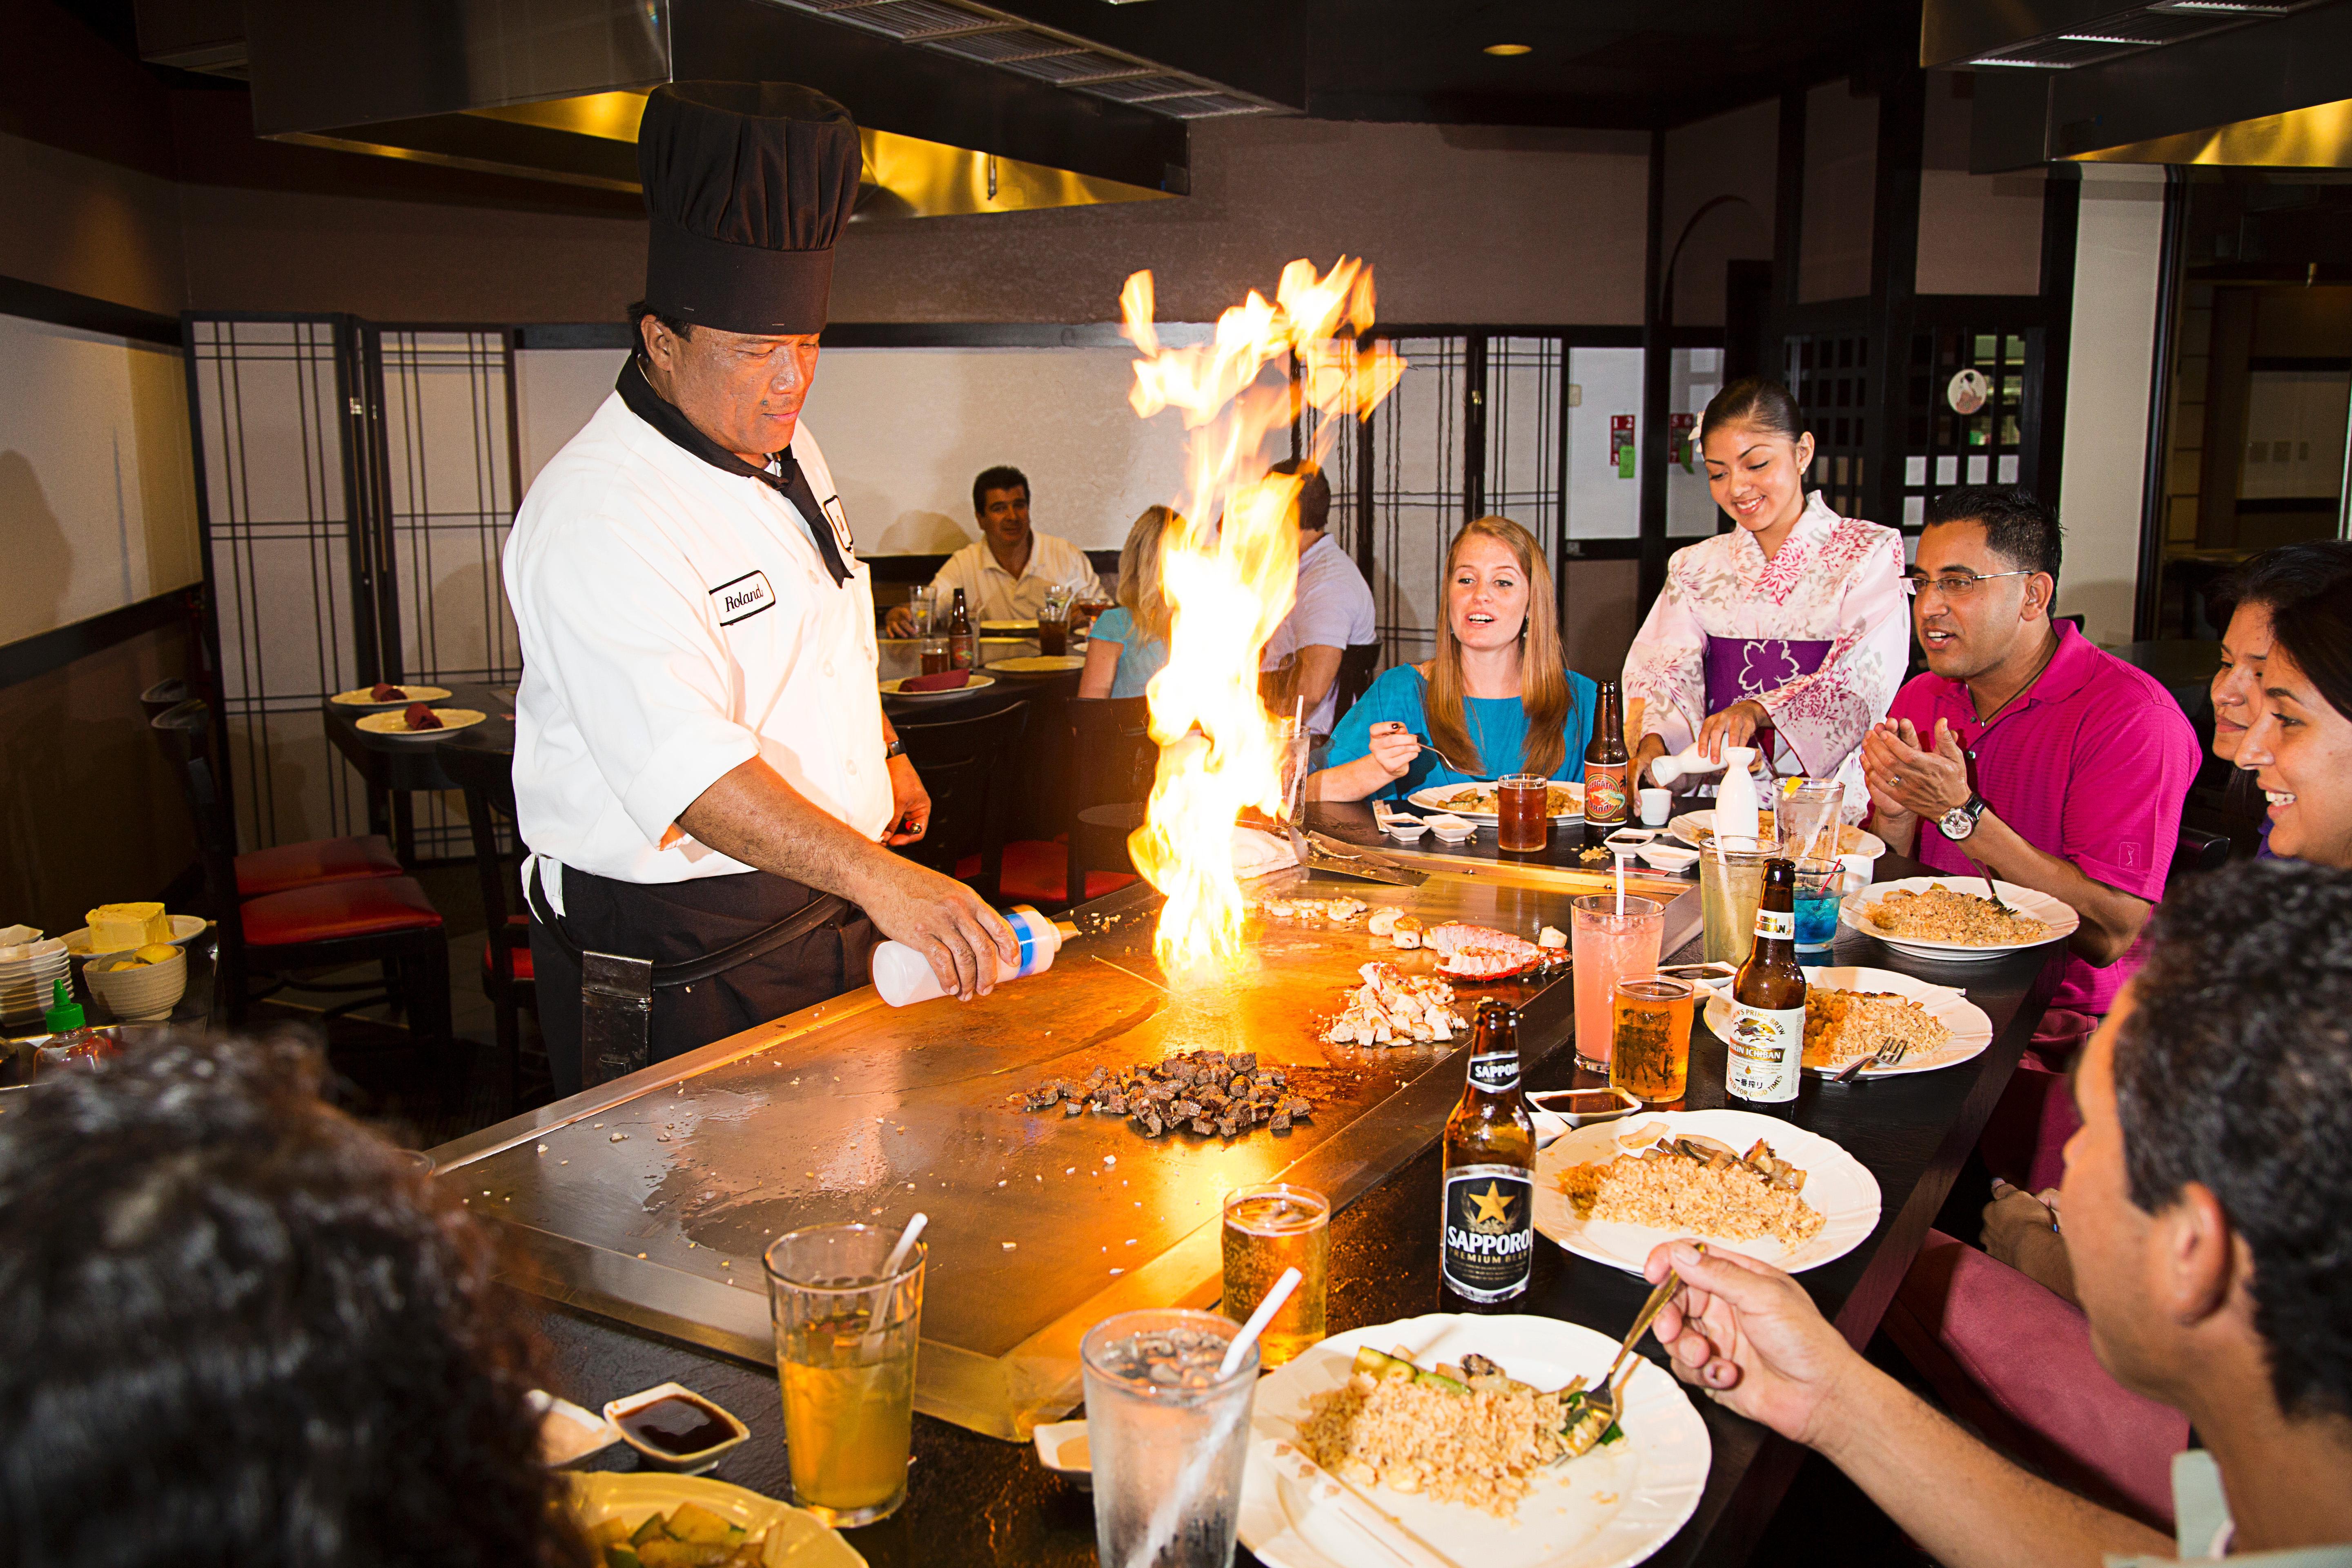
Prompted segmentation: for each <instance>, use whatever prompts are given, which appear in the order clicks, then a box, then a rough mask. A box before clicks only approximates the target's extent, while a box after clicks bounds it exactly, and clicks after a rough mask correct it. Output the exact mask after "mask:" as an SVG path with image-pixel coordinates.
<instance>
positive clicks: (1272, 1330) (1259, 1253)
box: [1219, 1182, 1331, 1368]
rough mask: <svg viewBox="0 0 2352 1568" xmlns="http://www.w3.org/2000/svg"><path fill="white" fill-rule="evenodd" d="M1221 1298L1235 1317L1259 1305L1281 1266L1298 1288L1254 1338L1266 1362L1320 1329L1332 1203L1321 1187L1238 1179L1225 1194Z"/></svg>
mask: <svg viewBox="0 0 2352 1568" xmlns="http://www.w3.org/2000/svg"><path fill="white" fill-rule="evenodd" d="M1224 1238H1225V1299H1224V1300H1223V1302H1221V1303H1220V1304H1219V1305H1220V1309H1221V1310H1223V1313H1224V1314H1225V1316H1226V1317H1228V1318H1231V1319H1232V1320H1233V1321H1234V1322H1236V1323H1238V1322H1243V1321H1246V1320H1247V1319H1248V1317H1249V1315H1250V1314H1251V1313H1252V1312H1255V1311H1256V1310H1257V1305H1258V1303H1259V1302H1260V1301H1263V1300H1265V1293H1266V1292H1267V1291H1268V1290H1270V1289H1273V1288H1274V1282H1275V1281H1276V1279H1281V1278H1282V1271H1283V1270H1284V1269H1286V1268H1296V1269H1297V1270H1298V1289H1296V1290H1293V1291H1292V1292H1291V1293H1290V1300H1287V1301H1286V1302H1284V1303H1283V1304H1282V1307H1281V1310H1278V1311H1276V1313H1275V1314H1274V1317H1273V1319H1272V1321H1269V1322H1268V1323H1267V1324H1266V1325H1265V1333H1264V1334H1262V1335H1260V1336H1259V1338H1258V1342H1257V1348H1258V1354H1259V1355H1260V1356H1261V1357H1262V1358H1263V1359H1264V1361H1265V1365H1266V1366H1267V1367H1268V1368H1273V1367H1277V1366H1280V1365H1281V1364H1282V1363H1285V1362H1286V1361H1291V1360H1293V1359H1295V1358H1296V1357H1297V1355H1298V1354H1299V1352H1302V1351H1304V1350H1306V1349H1307V1346H1309V1345H1311V1344H1313V1343H1315V1342H1317V1341H1318V1340H1320V1339H1321V1338H1322V1337H1323V1301H1324V1282H1325V1278H1326V1276H1327V1275H1328V1272H1329V1268H1330V1262H1331V1204H1330V1200H1328V1198H1326V1197H1324V1195H1323V1194H1321V1193H1318V1192H1315V1191H1312V1190H1311V1189H1309V1188H1307V1187H1294V1186H1288V1185H1286V1184H1283V1183H1280V1182H1269V1183H1266V1184H1264V1185H1261V1186H1255V1187H1242V1188H1239V1189H1237V1190H1236V1191H1234V1192H1233V1193H1230V1194H1227V1195H1226V1198H1225V1227H1224Z"/></svg>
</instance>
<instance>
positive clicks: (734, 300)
mask: <svg viewBox="0 0 2352 1568" xmlns="http://www.w3.org/2000/svg"><path fill="white" fill-rule="evenodd" d="M860 163H861V159H860V154H859V152H858V145H857V126H856V122H855V121H852V120H851V119H850V118H849V110H845V109H844V108H842V107H841V105H839V104H837V103H835V102H834V101H833V100H831V99H829V98H827V97H825V96H824V94H822V93H818V92H813V91H811V90H810V89H807V88H804V87H800V86H796V85H794V84H793V83H792V82H788V81H678V82H671V83H669V84H668V85H667V86H666V87H659V88H656V89H654V92H653V95H652V96H651V97H650V98H648V99H647V100H646V114H645V119H644V121H642V122H641V123H640V125H639V127H638V130H637V175H638V178H639V179H640V180H642V181H643V182H644V184H645V190H646V217H647V219H648V220H650V222H651V224H652V234H651V236H650V237H649V239H648V242H647V244H646V305H648V306H649V307H651V308H652V309H653V310H655V311H656V312H657V313H659V314H661V315H664V316H669V317H673V318H675V319H677V320H679V321H686V322H688V323H692V324H698V325H702V326H710V327H716V328H718V329H719V330H720V331H729V332H814V331H820V330H822V329H823V327H824V308H825V299H826V296H827V295H828V294H829V293H830V292H831V291H832V287H833V242H834V238H835V236H837V235H838V234H840V232H841V226H842V225H843V224H844V223H845V222H846V221H848V218H849V213H850V208H851V207H852V206H853V205H855V204H856V200H857V174H858V169H859V167H860Z"/></svg>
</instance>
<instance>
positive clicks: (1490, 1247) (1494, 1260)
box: [1438, 1001, 1536, 1311]
mask: <svg viewBox="0 0 2352 1568" xmlns="http://www.w3.org/2000/svg"><path fill="white" fill-rule="evenodd" d="M1444 1162H1445V1164H1444V1170H1445V1174H1444V1194H1445V1195H1444V1217H1443V1219H1442V1221H1441V1224H1440V1226H1439V1241H1438V1247H1439V1263H1438V1268H1439V1273H1440V1275H1441V1276H1442V1278H1443V1279H1444V1293H1445V1296H1446V1298H1447V1305H1448V1306H1449V1307H1454V1308H1466V1309H1467V1310H1473V1311H1475V1310H1480V1309H1485V1310H1494V1308H1495V1305H1496V1303H1497V1302H1502V1301H1507V1300H1511V1299H1512V1298H1514V1297H1516V1296H1518V1295H1520V1294H1521V1293H1522V1292H1524V1291H1525V1290H1526V1289H1527V1288H1528V1271H1529V1270H1530V1269H1531V1268H1533V1266H1534V1263H1535V1238H1536V1233H1535V1199H1536V1193H1535V1176H1536V1129H1535V1123H1534V1122H1533V1121H1530V1120H1528V1108H1527V1105H1526V1103H1525V1102H1524V1101H1522V1100H1520V1098H1519V1015H1518V1013H1517V1011H1516V1010H1515V1009H1513V1008H1510V1007H1507V1006H1506V1005H1503V1004H1502V1003H1500V1002H1496V1001H1486V1002H1481V1003H1480V1004H1479V1005H1478V1016H1477V1020H1476V1022H1475V1023H1474V1024H1473V1025H1472V1026H1471V1033H1470V1076H1469V1081H1468V1082H1467V1083H1466V1084H1465V1085H1464V1086H1463V1089H1462V1101H1461V1103H1460V1104H1458V1105H1456V1106H1455V1107H1454V1114H1453V1115H1451V1116H1449V1117H1447V1118H1446V1119H1445V1152H1444Z"/></svg>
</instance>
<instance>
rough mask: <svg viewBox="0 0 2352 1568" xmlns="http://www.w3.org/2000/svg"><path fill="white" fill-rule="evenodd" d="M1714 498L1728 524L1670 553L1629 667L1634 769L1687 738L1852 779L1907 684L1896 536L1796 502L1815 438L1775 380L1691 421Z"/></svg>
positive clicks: (1711, 751) (1806, 498)
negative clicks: (1637, 707)
mask: <svg viewBox="0 0 2352 1568" xmlns="http://www.w3.org/2000/svg"><path fill="white" fill-rule="evenodd" d="M1699 451H1700V455H1701V456H1702V457H1703V458H1705V459H1706V479H1707V487H1708V489H1711V490H1712V491H1713V492H1714V494H1715V502H1716V504H1717V506H1719V507H1721V508H1722V509H1723V510H1724V511H1725V512H1727V514H1729V516H1730V518H1731V521H1733V522H1735V523H1737V524H1738V527H1737V528H1735V529H1733V530H1732V531H1730V532H1728V533H1718V534H1717V535H1716V536H1715V537H1713V538H1711V539H1703V540H1700V541H1699V542H1697V543H1696V544H1692V545H1687V546H1685V547H1684V548H1683V549H1681V550H1677V551H1675V553H1674V558H1673V559H1672V560H1671V561H1669V562H1668V563H1667V565H1666V585H1665V591H1664V593H1662V594H1660V595H1658V599H1657V603H1655V604H1654V605H1651V606H1650V615H1649V618H1648V619H1647V620H1645V621H1644V622H1643V624H1642V631H1641V635H1640V636H1638V637H1635V638H1634V639H1633V648H1632V650H1631V651H1629V652H1628V653H1627V654H1626V656H1625V682H1624V685H1625V697H1626V700H1627V702H1628V703H1629V704H1630V703H1631V702H1632V701H1633V700H1634V699H1637V698H1638V699H1641V700H1642V703H1643V706H1642V739H1641V743H1640V744H1639V746H1638V747H1637V748H1636V749H1635V751H1634V753H1633V763H1634V771H1635V773H1637V774H1640V775H1642V776H1643V777H1644V778H1646V777H1647V773H1648V768H1649V765H1650V763H1653V762H1654V761H1656V760H1657V759H1658V758H1660V757H1663V756H1665V755H1667V754H1668V753H1669V752H1679V751H1682V750H1683V749H1685V747H1687V746H1689V745H1690V744H1691V743H1692V742H1694V741H1696V742H1698V744H1699V745H1700V747H1701V748H1702V749H1703V750H1704V751H1705V752H1706V754H1707V756H1708V757H1709V758H1711V759H1713V760H1715V761H1717V762H1719V761H1721V760H1722V756H1723V748H1724V747H1726V746H1750V745H1752V746H1755V747H1757V748H1759V751H1760V752H1762V754H1763V756H1764V757H1765V759H1766V760H1767V761H1768V763H1769V765H1770V767H1771V770H1772V771H1773V772H1774V773H1794V774H1800V775H1802V776H1804V777H1808V778H1821V779H1825V778H1830V777H1832V776H1838V775H1840V774H1847V775H1850V776H1851V782H1852V783H1853V789H1851V790H1850V791H1849V792H1848V794H1849V796H1850V798H1852V799H1853V801H1855V802H1857V803H1859V802H1862V801H1863V800H1864V799H1865V797H1864V795H1863V792H1862V787H1861V783H1860V780H1861V771H1860V766H1859V761H1858V759H1859V756H1860V751H1861V746H1862V738H1863V736H1864V734H1866V733H1867V732H1868V731H1869V730H1870V727H1871V726H1872V725H1873V724H1874V723H1876V722H1878V721H1880V720H1881V719H1884V718H1885V717H1886V709H1887V705H1888V704H1889V703H1891V702H1893V701H1894V700H1895V689H1896V688H1897V687H1898V686H1900V685H1901V684H1902V683H1903V672H1904V667H1905V664H1906V658H1907V655H1908V653H1909V648H1910V618H1909V616H1908V615H1907V614H1906V611H1905V606H1904V602H1903V537H1902V535H1901V534H1899V533H1897V532H1896V531H1895V530H1893V529H1891V528H1882V527H1880V526H1879V525H1878V524H1876V523H1874V522H1864V521H1860V520H1859V519H1856V518H1850V517H1840V516H1838V515H1837V514H1836V513H1835V512H1832V510H1830V509H1829V505H1828V503H1827V502H1825V501H1823V500H1822V496H1821V492H1820V491H1818V490H1815V491H1813V492H1812V493H1811V494H1810V495H1808V494H1807V493H1806V490H1805V485H1804V479H1805V470H1806V468H1808V467H1809V466H1810V465H1811V462H1812V460H1813V437H1812V436H1811V434H1810V433H1809V432H1808V431H1807V430H1806V429H1805V427H1804V423H1803V420H1802V418H1801V416H1799V414H1798V412H1797V405H1796V400H1795V399H1793V398H1791V397H1790V395H1789V392H1788V389H1787V388H1786V387H1784V386H1781V385H1780V384H1778V383H1776V382H1769V381H1759V380H1754V379H1749V380H1744V381H1736V382H1733V383H1732V384H1730V385H1729V386H1727V387H1725V388H1724V389H1723V390H1722V391H1721V392H1719V393H1717V394H1716V395H1715V399H1714V401H1713V402H1711V403H1709V404H1708V405H1706V415H1705V416H1703V420H1702V423H1701V424H1700V426H1699Z"/></svg>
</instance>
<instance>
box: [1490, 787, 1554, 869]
mask: <svg viewBox="0 0 2352 1568" xmlns="http://www.w3.org/2000/svg"><path fill="white" fill-rule="evenodd" d="M1550 841H1551V780H1549V779H1548V778H1546V777H1544V775H1543V774H1541V773H1505V774H1504V775H1503V776H1502V777H1501V778H1499V779H1496V781H1495V842H1496V845H1498V846H1499V847H1502V848H1505V849H1520V850H1526V849H1541V848H1542V847H1544V846H1545V845H1547V844H1549V842H1550Z"/></svg>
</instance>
